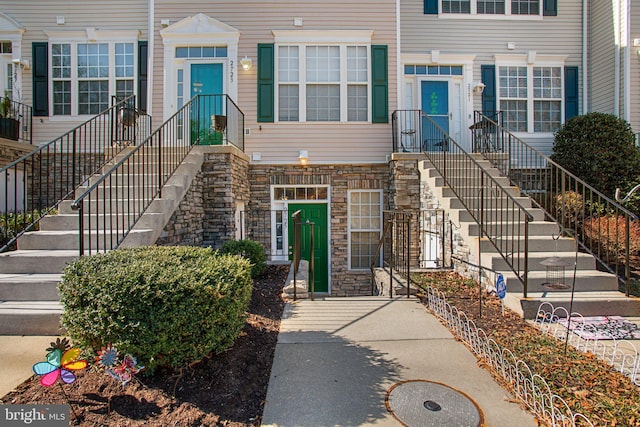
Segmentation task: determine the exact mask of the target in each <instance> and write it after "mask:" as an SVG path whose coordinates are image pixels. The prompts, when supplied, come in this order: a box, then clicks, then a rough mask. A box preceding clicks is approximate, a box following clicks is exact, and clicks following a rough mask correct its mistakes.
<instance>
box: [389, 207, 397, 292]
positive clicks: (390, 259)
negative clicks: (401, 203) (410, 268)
mask: <svg viewBox="0 0 640 427" xmlns="http://www.w3.org/2000/svg"><path fill="white" fill-rule="evenodd" d="M391 215H392V216H391V219H390V220H389V221H390V222H391V229H390V231H389V233H390V234H389V239H390V241H391V244H390V245H389V248H390V249H389V250H390V251H391V253H390V254H389V298H393V256H394V254H393V247H394V245H395V242H394V240H393V229H394V228H395V226H396V221H395V217H394V216H393V213H392V214H391Z"/></svg>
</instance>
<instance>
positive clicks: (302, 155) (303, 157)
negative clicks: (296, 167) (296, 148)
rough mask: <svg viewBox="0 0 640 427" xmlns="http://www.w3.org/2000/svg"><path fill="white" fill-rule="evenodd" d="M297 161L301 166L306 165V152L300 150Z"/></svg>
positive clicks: (307, 158) (307, 156)
mask: <svg viewBox="0 0 640 427" xmlns="http://www.w3.org/2000/svg"><path fill="white" fill-rule="evenodd" d="M298 161H299V162H300V164H301V165H303V166H304V165H306V164H307V162H308V161H309V153H308V152H307V150H300V152H299V153H298Z"/></svg>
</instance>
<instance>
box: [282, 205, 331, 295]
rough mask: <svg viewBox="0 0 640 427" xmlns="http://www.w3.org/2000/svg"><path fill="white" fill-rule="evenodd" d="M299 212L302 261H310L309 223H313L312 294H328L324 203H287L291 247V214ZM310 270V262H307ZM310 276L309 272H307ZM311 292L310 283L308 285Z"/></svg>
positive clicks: (326, 232) (327, 250) (327, 239)
mask: <svg viewBox="0 0 640 427" xmlns="http://www.w3.org/2000/svg"><path fill="white" fill-rule="evenodd" d="M298 210H299V211H300V217H299V218H300V219H299V221H300V223H301V224H300V234H301V255H302V259H305V260H307V261H310V259H311V223H313V248H314V250H313V252H314V254H313V264H314V265H313V266H314V274H313V279H314V280H313V283H314V292H329V234H328V227H327V205H326V203H289V242H290V244H291V245H293V229H294V225H293V219H292V218H291V214H293V213H294V212H296V211H298ZM309 268H311V262H309ZM309 274H311V272H309ZM309 280H311V278H309ZM309 291H311V283H309Z"/></svg>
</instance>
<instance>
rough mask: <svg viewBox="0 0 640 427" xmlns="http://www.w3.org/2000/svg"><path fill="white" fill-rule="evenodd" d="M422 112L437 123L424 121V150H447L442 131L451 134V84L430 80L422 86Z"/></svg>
mask: <svg viewBox="0 0 640 427" xmlns="http://www.w3.org/2000/svg"><path fill="white" fill-rule="evenodd" d="M421 92H422V111H423V112H424V113H425V114H426V115H427V116H429V118H431V120H433V122H435V123H436V124H437V125H438V127H440V129H442V130H440V129H438V127H436V126H434V125H433V122H431V121H429V120H427V119H423V120H422V135H423V141H422V150H423V151H442V150H444V149H446V145H447V144H446V140H445V138H444V135H443V133H442V131H444V132H445V133H446V134H447V135H448V134H449V82H446V81H438V80H430V81H423V82H422V84H421Z"/></svg>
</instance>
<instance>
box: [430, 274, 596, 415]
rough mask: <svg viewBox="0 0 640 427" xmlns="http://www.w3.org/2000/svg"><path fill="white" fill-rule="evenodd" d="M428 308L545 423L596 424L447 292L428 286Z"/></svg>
mask: <svg viewBox="0 0 640 427" xmlns="http://www.w3.org/2000/svg"><path fill="white" fill-rule="evenodd" d="M425 290H426V291H427V296H428V307H429V309H430V310H431V311H432V312H434V313H435V314H436V315H437V316H438V317H440V318H441V319H442V320H443V321H444V323H445V325H446V326H447V327H448V328H449V330H450V331H451V332H452V333H453V334H454V335H456V336H457V337H458V338H459V339H461V340H462V341H464V342H465V343H466V344H467V345H468V346H469V348H470V349H471V351H473V352H474V353H475V354H476V356H477V357H480V358H482V359H484V361H485V362H487V364H488V365H489V366H490V367H491V369H492V370H493V372H495V373H496V374H498V375H499V376H500V377H502V379H503V380H504V381H505V383H506V384H507V386H508V387H509V388H510V389H511V391H512V392H513V393H515V394H516V396H517V397H518V398H519V399H520V400H522V401H523V402H524V403H525V404H526V405H527V407H528V408H529V409H530V410H531V411H532V412H533V413H535V414H536V415H537V416H538V417H539V418H540V419H541V420H542V421H543V422H545V423H546V424H548V425H551V426H553V427H556V426H563V427H564V426H570V427H576V426H591V427H594V424H593V423H592V422H591V421H590V420H589V419H588V418H587V417H586V416H585V415H583V414H581V413H578V412H576V413H574V412H573V411H572V410H571V408H570V407H569V405H568V404H567V402H566V401H565V400H564V399H563V398H562V397H560V396H558V395H557V394H554V393H553V392H552V391H551V387H549V384H548V383H547V381H546V380H545V379H544V378H542V377H541V376H540V375H539V374H534V373H533V372H532V371H531V368H529V366H528V365H527V364H526V363H525V362H523V361H522V360H520V359H516V356H515V355H514V354H513V352H511V350H509V349H507V348H503V347H501V346H500V345H499V344H498V343H497V342H496V341H495V340H493V339H492V338H489V337H488V336H487V334H486V333H485V332H484V330H482V329H481V328H478V327H477V326H476V324H475V322H474V321H473V320H471V319H469V318H468V317H467V315H466V314H465V313H464V312H462V311H460V310H458V309H457V308H456V307H455V306H453V305H451V304H449V303H448V302H447V301H446V298H445V296H444V293H442V292H440V291H439V290H437V289H434V288H432V287H430V286H426V287H425Z"/></svg>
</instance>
